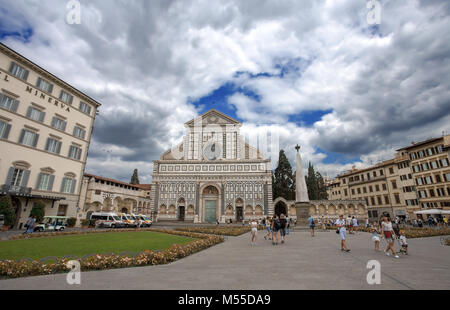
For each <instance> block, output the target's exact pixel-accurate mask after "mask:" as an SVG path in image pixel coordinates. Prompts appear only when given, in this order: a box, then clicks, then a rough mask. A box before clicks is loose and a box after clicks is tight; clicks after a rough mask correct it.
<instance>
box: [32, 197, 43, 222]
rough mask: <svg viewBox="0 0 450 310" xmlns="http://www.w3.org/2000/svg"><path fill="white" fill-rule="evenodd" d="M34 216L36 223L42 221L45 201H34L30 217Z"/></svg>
mask: <svg viewBox="0 0 450 310" xmlns="http://www.w3.org/2000/svg"><path fill="white" fill-rule="evenodd" d="M33 216H34V217H35V218H36V223H40V222H42V220H43V219H44V216H45V203H44V202H43V201H40V200H38V201H36V202H35V203H34V205H33V208H32V209H31V212H30V217H33Z"/></svg>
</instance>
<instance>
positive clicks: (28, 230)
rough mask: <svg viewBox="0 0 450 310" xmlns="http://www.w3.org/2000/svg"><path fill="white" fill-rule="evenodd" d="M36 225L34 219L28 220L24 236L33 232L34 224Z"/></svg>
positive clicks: (32, 217) (33, 217)
mask: <svg viewBox="0 0 450 310" xmlns="http://www.w3.org/2000/svg"><path fill="white" fill-rule="evenodd" d="M35 223H36V217H35V216H31V217H29V218H28V220H27V222H26V223H25V228H26V231H25V234H31V233H32V232H33V231H34V224H35Z"/></svg>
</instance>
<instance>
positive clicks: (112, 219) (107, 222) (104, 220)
mask: <svg viewBox="0 0 450 310" xmlns="http://www.w3.org/2000/svg"><path fill="white" fill-rule="evenodd" d="M89 219H90V220H95V221H96V222H95V226H97V227H101V228H120V227H125V223H124V222H123V221H122V219H121V218H120V216H118V215H117V214H115V213H111V212H94V213H92V214H91V217H90V218H89Z"/></svg>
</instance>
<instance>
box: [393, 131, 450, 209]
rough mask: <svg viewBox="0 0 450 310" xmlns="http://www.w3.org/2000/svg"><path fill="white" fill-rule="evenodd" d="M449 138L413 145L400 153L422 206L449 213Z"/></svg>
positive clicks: (443, 137)
mask: <svg viewBox="0 0 450 310" xmlns="http://www.w3.org/2000/svg"><path fill="white" fill-rule="evenodd" d="M449 150H450V135H446V136H442V137H439V138H433V139H429V140H426V141H422V142H418V143H412V145H410V146H407V147H404V148H401V149H399V150H398V152H399V153H400V154H403V156H405V157H406V158H408V160H409V162H410V169H411V172H410V173H412V176H413V182H414V183H415V184H414V185H415V186H416V191H417V196H418V200H419V205H418V206H416V208H415V209H417V210H418V209H427V208H438V209H446V210H450V165H449Z"/></svg>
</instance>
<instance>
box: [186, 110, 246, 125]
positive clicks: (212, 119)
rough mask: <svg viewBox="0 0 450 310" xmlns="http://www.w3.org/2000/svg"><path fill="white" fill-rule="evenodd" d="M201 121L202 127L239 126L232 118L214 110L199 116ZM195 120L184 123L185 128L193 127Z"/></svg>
mask: <svg viewBox="0 0 450 310" xmlns="http://www.w3.org/2000/svg"><path fill="white" fill-rule="evenodd" d="M199 117H201V119H202V125H203V126H205V125H227V124H230V125H238V124H240V123H239V122H238V121H237V120H235V119H234V118H232V117H229V116H227V115H225V114H223V113H221V112H219V111H217V110H216V109H212V110H209V111H208V112H205V113H203V114H202V115H200V116H199ZM194 123H195V119H192V120H190V121H189V122H187V123H185V125H186V126H189V127H191V126H194Z"/></svg>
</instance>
